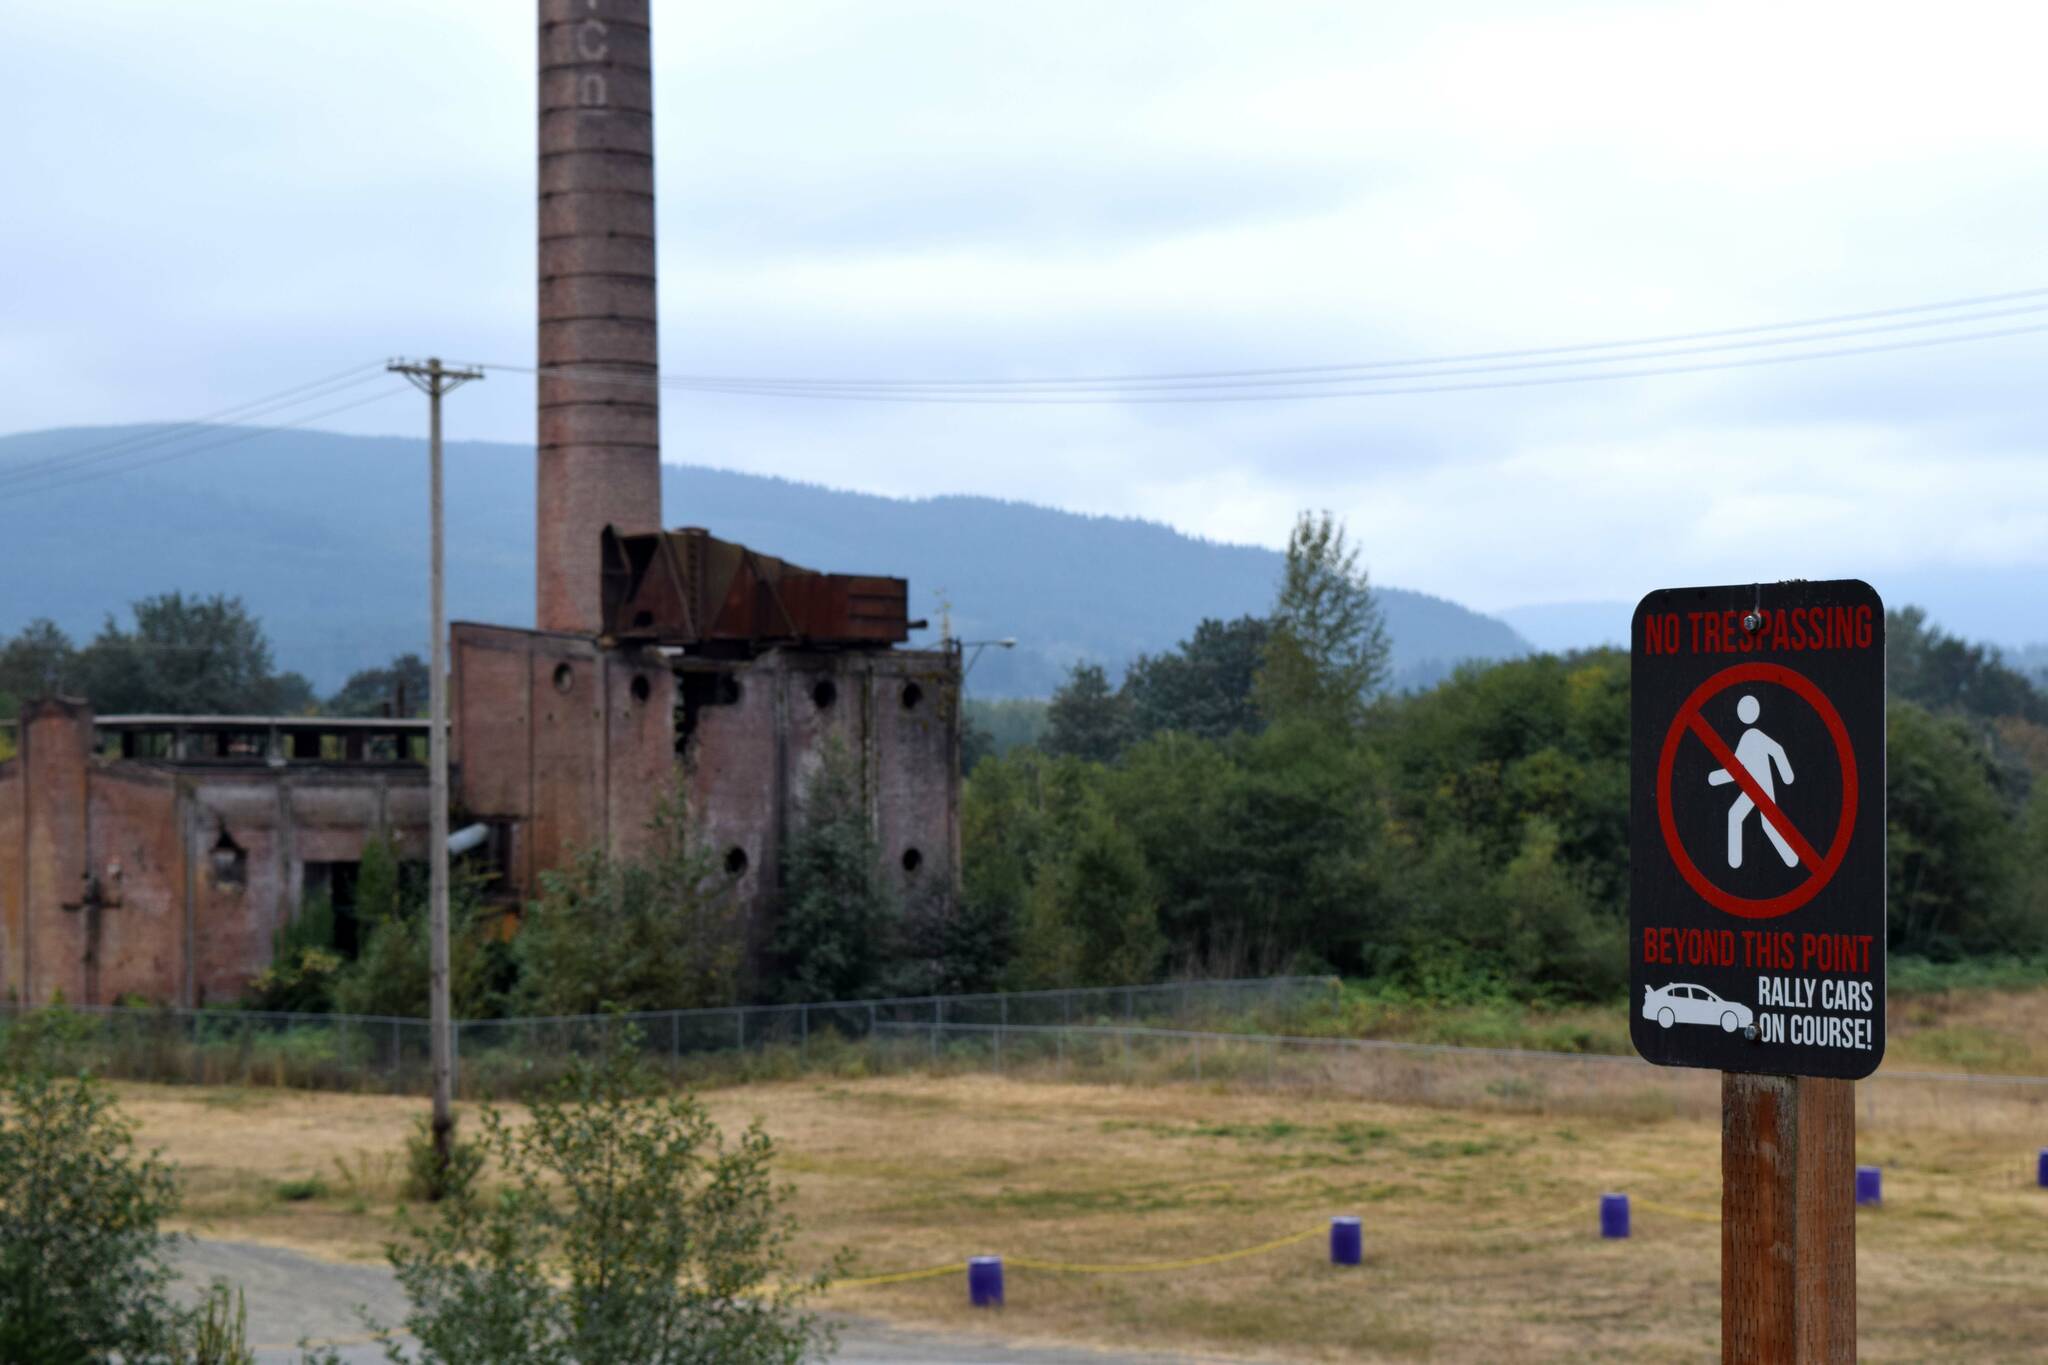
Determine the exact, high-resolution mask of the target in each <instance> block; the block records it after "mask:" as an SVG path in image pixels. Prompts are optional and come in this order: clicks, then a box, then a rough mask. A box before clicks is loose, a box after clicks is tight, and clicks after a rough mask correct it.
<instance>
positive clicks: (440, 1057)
mask: <svg viewBox="0 0 2048 1365" xmlns="http://www.w3.org/2000/svg"><path fill="white" fill-rule="evenodd" d="M385 368H386V369H389V370H390V371H392V372H393V373H395V374H402V375H404V376H405V377H406V378H407V379H410V380H411V381H412V382H413V385H414V386H415V387H416V388H418V389H419V390H420V392H422V393H424V394H426V396H427V414H428V415H427V466H428V470H429V472H428V475H427V490H428V491H427V508H428V520H429V521H430V522H431V523H432V530H431V532H430V538H431V544H432V547H433V548H432V550H431V551H430V552H429V555H428V559H429V563H430V565H431V567H430V568H429V569H428V571H427V572H428V579H429V587H428V597H429V600H430V601H431V603H432V606H431V609H430V611H429V616H430V617H431V618H432V627H431V628H432V630H433V633H434V639H433V649H432V650H431V657H432V660H433V662H432V664H431V665H430V667H431V672H430V673H429V674H428V675H427V696H428V699H429V700H428V706H427V709H428V711H429V713H430V714H431V716H432V719H431V720H429V721H428V722H427V773H428V779H427V780H428V787H427V820H428V835H427V868H428V872H427V887H428V902H427V916H428V918H427V937H428V943H429V944H430V948H429V954H430V956H429V967H428V981H427V1008H428V1014H429V1016H430V1021H429V1030H430V1047H431V1049H432V1055H433V1065H434V1127H433V1132H434V1156H435V1158H436V1160H437V1161H438V1162H439V1164H440V1167H441V1170H442V1171H443V1172H446V1170H447V1169H448V1148H449V1137H450V1134H451V1133H452V1132H453V1131H454V1128H455V1110H454V1095H453V1093H452V1092H453V1089H454V1086H453V1079H454V1078H453V1066H452V1062H453V1058H454V1054H455V1048H454V1038H453V1036H452V1033H451V1029H452V1027H453V1025H452V1024H451V1022H450V1020H449V1009H448V608H447V603H446V601H445V598H444V594H443V591H442V589H443V583H444V581H445V573H444V569H445V555H444V553H443V551H442V545H441V541H442V536H441V520H442V518H441V396H442V395H443V394H446V393H449V392H451V391H453V390H454V389H457V388H459V387H461V386H462V385H464V384H466V383H468V382H469V381H470V380H472V379H482V378H483V377H484V376H483V371H481V370H451V369H447V368H445V367H444V366H443V365H442V364H441V360H440V357H438V356H430V357H428V359H427V363H426V364H424V365H421V364H417V363H414V362H410V361H393V362H392V363H391V364H390V365H388V366H386V367H385Z"/></svg>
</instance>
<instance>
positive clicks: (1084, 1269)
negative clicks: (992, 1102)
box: [832, 1227, 1323, 1289]
mask: <svg viewBox="0 0 2048 1365" xmlns="http://www.w3.org/2000/svg"><path fill="white" fill-rule="evenodd" d="M1322 1232H1323V1229H1322V1228H1319V1227H1315V1228H1309V1229H1307V1230H1306V1231H1303V1232H1296V1233H1291V1234H1289V1235H1288V1236H1286V1237H1280V1238H1276V1239H1275V1240H1273V1241H1270V1242H1261V1243H1259V1245H1257V1246H1255V1247H1243V1248H1240V1249H1239V1250H1236V1251H1219V1252H1217V1253H1215V1254H1214V1255H1211V1256H1189V1257H1185V1258H1183V1259H1180V1260H1175V1261H1140V1262H1137V1263H1135V1264H1131V1265H1091V1264H1086V1263H1083V1262H1079V1261H1040V1260H1034V1259H1032V1258H1030V1257H1016V1258H1012V1257H1007V1256H1006V1257H1004V1258H1003V1266H1004V1268H1005V1269H1009V1270H1045V1271H1051V1272H1053V1273H1056V1274H1061V1275H1146V1274H1153V1273H1156V1272H1158V1271H1162V1270H1192V1269H1194V1268H1195V1267H1197V1266H1205V1265H1221V1264H1223V1263H1224V1262H1225V1261H1237V1260H1242V1259H1244V1258H1245V1257H1247V1256H1258V1255H1261V1254H1263V1253H1265V1252H1268V1251H1278V1250H1279V1249H1280V1248H1281V1247H1287V1246H1293V1245H1294V1244H1295V1243H1297V1242H1306V1241H1307V1240H1308V1239H1309V1238H1311V1237H1315V1236H1319V1235H1320V1234H1321V1233H1322ZM966 1270H967V1262H965V1261H952V1262H949V1263H948V1264H946V1265H935V1266H927V1267H925V1268H924V1269H922V1270H898V1271H895V1272H893V1273H891V1274H887V1275H861V1276H856V1277H852V1278H848V1279H843V1280H834V1281H832V1287H833V1288H834V1289H843V1288H860V1287H862V1286H866V1285H876V1284H907V1283H909V1282H910V1281H912V1280H930V1279H936V1278H938V1277H939V1276H941V1275H958V1274H963V1273H965V1271H966Z"/></svg>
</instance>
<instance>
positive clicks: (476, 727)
mask: <svg viewBox="0 0 2048 1365" xmlns="http://www.w3.org/2000/svg"><path fill="white" fill-rule="evenodd" d="M648 54H649V44H648V0H540V72H539V77H540V82H539V83H540V128H539V143H540V148H539V150H540V157H539V189H540V215H539V281H538V283H539V357H540V375H539V383H538V389H539V396H538V413H537V417H538V422H537V428H538V429H537V443H536V444H537V449H536V463H537V488H538V495H539V496H538V512H537V518H536V522H537V525H536V537H535V541H536V560H535V568H536V585H535V586H536V591H535V603H536V612H535V619H536V622H537V624H538V628H537V629H532V630H528V629H523V628H516V627H510V626H493V625H483V624H473V623H465V622H458V623H456V624H455V625H454V626H453V627H452V628H451V630H450V632H449V635H450V638H449V644H450V650H451V653H450V658H451V675H450V676H451V687H450V694H449V697H450V702H449V723H450V732H451V733H450V736H449V741H450V748H449V753H450V758H451V762H452V765H453V766H452V789H451V802H450V804H451V807H452V809H453V811H454V812H455V813H456V816H455V818H456V823H457V824H459V825H460V826H462V832H461V833H460V834H458V835H457V838H456V839H455V840H452V841H451V846H455V845H457V844H460V845H461V846H462V847H463V848H465V849H466V850H468V851H467V852H466V853H465V856H468V857H472V858H478V859H484V860H487V861H488V863H489V864H490V865H491V866H492V868H493V869H494V870H495V871H496V872H497V873H498V881H497V883H496V887H497V895H498V896H499V897H500V899H501V900H502V901H503V902H504V904H505V905H507V906H508V907H516V906H517V905H519V904H520V903H522V901H523V899H524V898H525V897H527V896H528V895H530V894H531V893H532V892H533V890H534V889H535V886H536V882H537V878H538V876H539V874H540V873H541V872H543V871H544V870H546V869H548V868H550V867H554V866H558V865H560V864H561V863H563V862H564V861H565V860H567V859H568V858H570V857H572V856H574V855H575V854H576V853H578V852H580V851H581V850H583V849H586V848H591V847H602V848H605V849H608V850H610V851H612V852H614V853H617V854H623V855H631V854H633V853H635V852H636V851H638V849H639V848H640V846H641V840H642V839H643V838H644V835H645V833H646V830H647V824H648V820H649V818H650V816H651V815H652V813H653V810H654V806H655V803H656V801H657V800H658V799H659V798H660V796H661V795H662V793H663V792H664V791H666V790H668V789H669V788H670V787H671V786H672V785H674V784H676V783H677V782H679V781H680V782H682V783H683V784H684V785H685V786H686V788H687V791H688V795H689V802H690V809H691V812H692V815H693V818H694V820H695V822H696V829H697V832H698V836H699V837H700V838H702V839H704V840H706V841H708V842H709V843H710V845H711V847H712V848H713V849H714V850H715V851H716V852H717V853H718V854H719V855H720V856H721V857H722V858H723V859H724V862H725V866H726V868H727V869H728V870H729V871H730V872H732V873H733V874H734V875H735V877H736V879H737V887H738V894H740V895H741V896H742V897H743V898H744V899H745V900H746V901H747V903H748V904H749V907H750V909H751V911H752V923H753V926H754V930H755V941H756V942H757V943H758V942H759V941H760V939H761V932H760V931H761V930H762V929H763V928H764V927H765V926H766V925H767V924H768V923H770V922H771V921H772V917H773V915H774V913H775V910H776V904H777V900H778V882H779V868H780V864H781V851H782V847H783V843H784V841H785V839H786V838H787V837H788V835H789V832H790V830H791V828H792V826H793V824H794V822H795V821H796V820H797V819H798V818H799V814H800V809H801V802H802V798H803V795H804V791H805V787H806V785H807V783H808V780H809V777H810V775H811V774H812V773H813V772H814V771H815V770H816V768H817V766H818V764H819V763H820V761H821V759H822V756H823V753H824V750H825V747H826V745H827V744H828V743H829V742H832V741H834V740H836V741H837V742H838V743H840V744H842V745H843V746H844V748H845V749H846V751H847V752H848V753H849V754H851V755H853V756H854V757H855V758H856V759H857V760H858V763H859V768H860V772H861V775H862V790H863V792H864V793H865V797H866V801H867V808H868V814H869V818H870V820H871V821H872V824H873V828H874V832H875V835H876V839H877V842H878V844H879V845H880V848H881V851H882V856H883V858H884V860H885V865H886V867H887V868H888V869H889V870H890V874H891V875H893V876H896V877H899V878H901V879H902V884H903V887H904V889H905V892H906V894H911V895H915V894H920V893H924V892H932V893H936V894H941V895H943V894H949V893H950V891H951V889H952V888H953V887H954V886H955V885H956V884H957V875H958V850H959V828H958V812H959V796H960V778H959V772H960V767H959V754H958V744H959V728H958V721H959V705H960V679H961V669H960V656H959V653H958V651H957V650H956V649H953V648H950V647H948V646H947V645H945V644H944V643H942V644H941V647H940V648H938V649H933V650H912V649H907V648H903V647H902V646H904V645H905V644H906V643H907V641H908V639H909V635H910V631H911V629H912V628H913V627H914V626H915V625H916V624H917V623H913V622H911V621H910V620H909V619H908V610H907V609H908V590H907V585H906V584H905V583H904V582H903V580H901V579H896V578H886V577H874V576H857V575H846V574H829V573H818V572H814V571H812V570H809V569H803V568H799V567H798V566H795V565H791V564H788V563H785V562H783V561H782V560H779V559H776V558H773V557H772V556H769V555H765V554H761V553H757V552H756V551H754V550H751V549H748V548H747V547H745V546H741V545H736V544H733V543H731V542H727V541H722V540H719V539H717V538H716V537H715V536H713V535H711V534H710V533H708V532H707V531H703V530H699V529H694V528H691V529H684V530H680V531H664V530H663V529H662V528H661V527H660V526H659V525H658V518H659V509H660V506H661V459H660V430H659V415H660V414H659V407H658V395H659V392H660V390H659V387H658V375H659V370H658V366H657V347H656V329H655V274H654V173H653V156H652V148H653V98H652V95H653V91H652V81H651V78H650V72H649V64H648ZM429 728H430V727H429V725H428V723H427V722H425V721H405V720H395V721H394V720H382V721H346V720H336V719H331V718H308V717H270V716H100V717H96V716H94V715H93V714H92V712H91V709H90V708H89V707H87V706H85V705H84V704H82V703H79V702H76V701H70V700H64V699H45V700H43V701H40V702H36V703H32V704H30V705H29V706H28V707H26V708H25V709H24V711H23V714H22V718H21V722H20V727H19V732H18V752H17V753H16V755H15V756H14V757H13V758H11V759H8V760H7V761H5V762H4V763H0V999H4V998H12V999H16V1000H20V1001H25V1002H41V1001H46V1000H48V999H50V998H51V997H52V996H53V995H55V994H56V993H58V992H60V991H61V992H62V993H63V995H64V996H65V998H66V999H69V1000H72V1001H74V1002H82V1003H107V1002H111V1001H113V1000H115V999H118V998H120V997H122V996H131V995H132V996H140V997H143V998H147V999H150V1000H157V1001H166V1002H171V1003H178V1004H188V1005H189V1004H197V1003H204V1002H206V1001H209V1000H211V1001H219V1000H222V999H227V998H232V997H233V996H235V995H236V994H237V993H239V992H240V990H241V989H242V987H243V985H244V984H245V983H246V982H247V981H248V980H249V978H250V977H252V976H253V975H254V974H255V973H257V972H258V971H260V970H262V969H263V968H264V967H265V966H267V965H268V964H269V962H270V957H271V952H272V943H273V939H274V935H275V933H276V931H277V929H278V928H279V926H280V925H282V924H284V923H285V922H287V921H288V920H289V919H290V918H291V917H292V916H293V915H295V914H296V913H297V912H298V909H299V907H300V906H301V904H303V903H304V901H305V900H306V898H307V897H308V896H309V895H312V894H326V895H328V896H329V897H331V898H332V899H333V900H334V902H335V903H336V904H337V906H338V907H339V908H341V909H342V910H343V911H344V913H343V914H342V915H341V916H340V917H339V923H340V924H341V925H342V926H344V928H343V932H344V933H346V932H347V928H348V926H349V925H350V923H351V922H350V920H349V917H348V915H347V914H346V913H345V912H346V910H347V908H348V901H349V896H350V894H351V889H352V887H353V881H354V873H355V868H356V865H357V864H358V862H359V861H360V859H361V857H362V852H363V848H364V845H365V844H366V842H367V841H368V840H370V839H371V838H373V837H376V836H377V835H379V834H380V833H381V834H383V835H385V836H386V837H389V838H391V839H393V840H394V841H395V842H396V843H397V845H398V847H399V849H400V851H401V853H402V854H404V855H407V856H415V857H417V856H422V855H423V854H424V851H425V846H426V840H427V833H426V831H427V828H428V823H429V822H428V814H429V812H428V805H427V773H426V764H425V762H424V757H425V752H426V749H425V746H426V743H427V741H428V730H429ZM342 946H343V947H344V949H346V948H348V947H349V946H350V945H348V944H346V943H344V944H343V945H342Z"/></svg>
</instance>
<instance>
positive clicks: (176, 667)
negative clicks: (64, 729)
mask: <svg viewBox="0 0 2048 1365" xmlns="http://www.w3.org/2000/svg"><path fill="white" fill-rule="evenodd" d="M130 610H131V612H132V613H133V615H134V618H135V624H134V628H133V629H132V630H130V629H123V628H122V626H121V625H120V624H119V623H118V622H117V621H115V619H114V618H113V617H112V616H111V615H110V616H108V617H107V619H106V624H105V625H103V626H102V627H101V628H100V633H99V635H98V636H97V637H95V638H94V640H93V642H92V643H91V644H90V645H88V646H87V647H86V648H85V649H84V651H83V652H81V653H80V655H79V656H78V672H77V677H78V684H79V686H80V688H81V689H82V690H83V691H84V692H85V695H86V696H87V697H88V698H90V699H91V701H92V704H93V706H94V708H95V709H97V710H98V711H100V712H101V713H102V714H108V713H135V712H166V713H171V714H176V715H232V714H248V713H276V712H279V711H282V710H284V709H286V708H287V707H290V706H293V705H295V704H303V702H304V701H306V700H308V699H310V697H311V689H310V687H308V686H307V684H306V682H305V680H304V679H303V678H300V677H299V676H298V675H297V674H284V675H281V676H280V675H278V674H277V673H276V672H275V668H274V664H273V661H272V659H271V654H270V642H269V640H268V639H267V638H266V637H265V636H264V633H263V627H262V625H261V623H259V622H258V621H257V620H256V618H255V617H254V616H251V615H250V614H249V611H248V608H246V607H244V606H243V605H242V599H241V598H239V597H228V596H224V595H221V594H215V595H214V596H212V597H189V598H188V597H186V596H185V595H184V594H183V593H177V592H171V593H164V594H162V595H160V596H156V597H145V598H143V599H141V600H140V601H137V602H135V603H132V604H131V606H130Z"/></svg>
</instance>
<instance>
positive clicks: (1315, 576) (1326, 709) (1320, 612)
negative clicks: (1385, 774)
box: [1257, 512, 1389, 729]
mask: <svg viewBox="0 0 2048 1365" xmlns="http://www.w3.org/2000/svg"><path fill="white" fill-rule="evenodd" d="M1388 648H1389V647H1388V644H1387V631H1386V625H1385V623H1384V622H1383V621H1382V619H1381V617H1380V609H1379V604H1378V603H1377V602H1375V601H1374V600H1373V596H1372V589H1371V587H1370V585H1369V584H1368V583H1367V581H1366V575H1365V570H1364V569H1362V568H1360V567H1359V565H1358V551H1357V550H1356V549H1354V548H1353V547H1352V546H1351V545H1350V544H1349V543H1348V542H1347V541H1346V538H1345V534H1344V528H1343V526H1342V525H1340V524H1339V523H1338V522H1337V520H1336V518H1335V517H1334V516H1332V515H1331V514H1330V513H1328V512H1321V513H1312V512H1303V513H1302V514H1301V516H1300V518H1299V519H1298V520H1297V521H1296V522H1295V524H1294V530H1293V531H1292V532H1291V533H1290V534H1289V535H1288V537H1287V564H1286V567H1285V569H1283V570H1282V573H1281V579H1280V594H1279V597H1278V599H1277V600H1276V601H1275V602H1274V604H1273V633H1272V638H1271V639H1270V640H1269V641H1268V642H1267V644H1266V653H1265V660H1264V663H1263V664H1262V666H1261V667H1260V669H1259V674H1258V682H1257V697H1258V702H1259V709H1260V711H1261V712H1262V713H1263V714H1265V715H1266V716H1267V717H1268V718H1271V719H1278V718H1280V717H1283V716H1295V717H1312V718H1314V719H1316V720H1318V721H1319V722H1321V723H1322V724H1324V725H1326V726H1331V727H1338V728H1347V729H1348V728H1352V727H1355V726H1356V725H1357V724H1358V723H1359V722H1360V721H1361V720H1362V719H1363V717H1364V713H1365V706H1366V701H1367V698H1368V696H1369V695H1370V694H1371V693H1373V692H1374V691H1376V690H1378V689H1379V688H1380V687H1381V686H1382V685H1383V684H1384V683H1385V682H1386V679H1387V656H1388Z"/></svg>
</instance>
